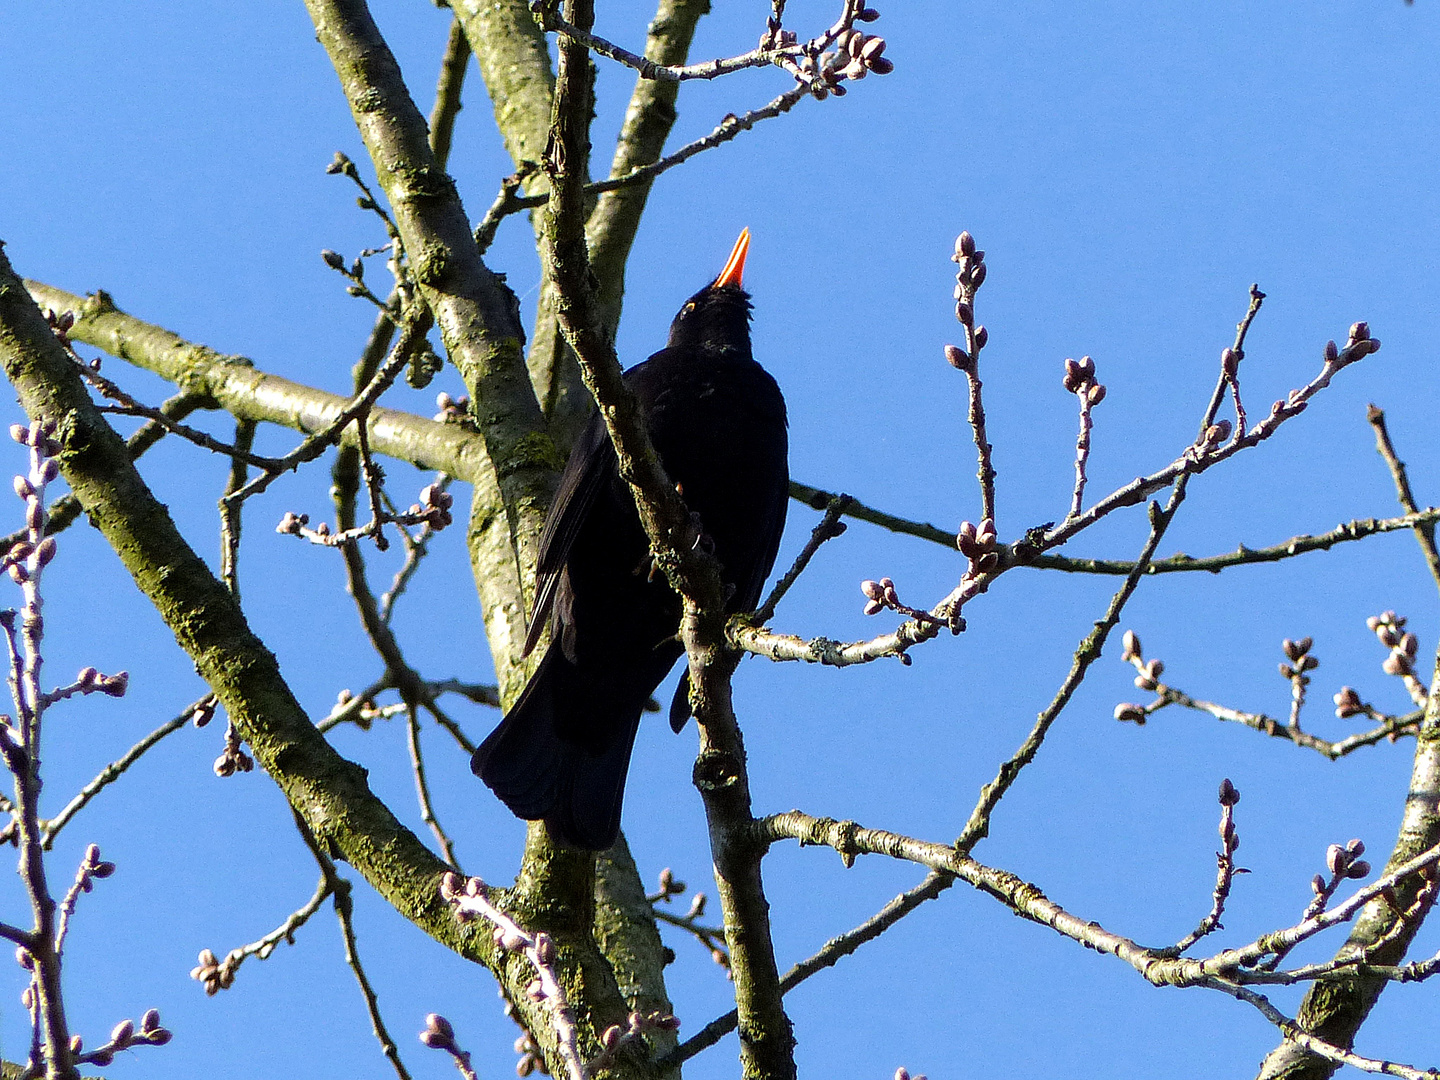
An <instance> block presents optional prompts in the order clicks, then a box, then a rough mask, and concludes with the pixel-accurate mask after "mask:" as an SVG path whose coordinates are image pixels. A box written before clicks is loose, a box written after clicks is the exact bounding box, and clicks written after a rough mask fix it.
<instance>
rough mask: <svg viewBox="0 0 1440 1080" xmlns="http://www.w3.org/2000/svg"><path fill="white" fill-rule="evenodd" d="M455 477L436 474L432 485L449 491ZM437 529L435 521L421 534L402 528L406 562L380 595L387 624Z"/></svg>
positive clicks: (439, 489)
mask: <svg viewBox="0 0 1440 1080" xmlns="http://www.w3.org/2000/svg"><path fill="white" fill-rule="evenodd" d="M453 479H454V478H453V477H450V476H446V475H445V474H444V473H438V474H436V477H435V479H434V481H433V482H432V484H431V486H432V487H434V488H435V490H436V491H448V490H449V488H450V484H451V483H452V482H453ZM435 532H436V529H435V526H434V524H433V523H431V522H429V521H427V522H425V524H424V525H423V526H422V527H421V529H420V535H418V536H414V537H412V536H411V535H410V534H409V533H408V532H406V531H405V530H404V529H401V530H400V535H401V537H402V542H403V543H404V545H405V562H404V563H403V564H402V565H401V567H400V569H399V570H397V571H396V572H395V577H394V579H393V580H392V581H391V582H390V588H389V589H387V590H386V591H385V592H384V593H383V594H382V595H381V597H380V621H381V622H383V623H385V624H386V625H387V626H388V625H389V624H390V615H391V612H393V611H394V609H395V601H397V600H399V599H400V597H401V596H402V595H404V593H405V590H406V589H407V588H408V587H409V586H410V581H411V579H412V578H414V576H415V574H416V572H417V571H418V570H419V569H420V563H421V562H422V561H423V560H424V558H425V556H426V555H427V554H429V552H430V539H431V537H433V536H434V535H435Z"/></svg>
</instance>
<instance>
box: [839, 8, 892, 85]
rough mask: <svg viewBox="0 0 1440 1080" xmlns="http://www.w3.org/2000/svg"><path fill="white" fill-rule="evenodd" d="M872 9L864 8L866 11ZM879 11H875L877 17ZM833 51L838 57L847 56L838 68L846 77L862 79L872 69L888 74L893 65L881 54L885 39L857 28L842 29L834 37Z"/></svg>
mask: <svg viewBox="0 0 1440 1080" xmlns="http://www.w3.org/2000/svg"><path fill="white" fill-rule="evenodd" d="M870 10H872V9H865V11H866V12H867V13H868V12H869V11H870ZM878 15H879V12H875V16H876V17H878ZM835 52H836V55H837V56H838V57H840V58H842V59H843V58H844V57H846V56H848V57H849V58H850V59H849V62H848V63H846V65H845V66H844V67H843V68H841V69H840V75H841V76H842V77H844V78H846V79H863V78H864V77H865V76H866V75H868V74H870V73H871V72H872V71H873V72H874V73H875V74H876V75H889V74H890V72H892V71H894V70H895V65H894V64H893V63H892V62H891V61H889V60H887V59H885V57H884V56H883V55H881V54H883V53H884V52H885V39H884V38H882V37H879V36H877V35H875V34H865V33H861V32H860V31H859V30H854V29H851V30H842V31H841V32H840V36H839V37H837V38H836V39H835Z"/></svg>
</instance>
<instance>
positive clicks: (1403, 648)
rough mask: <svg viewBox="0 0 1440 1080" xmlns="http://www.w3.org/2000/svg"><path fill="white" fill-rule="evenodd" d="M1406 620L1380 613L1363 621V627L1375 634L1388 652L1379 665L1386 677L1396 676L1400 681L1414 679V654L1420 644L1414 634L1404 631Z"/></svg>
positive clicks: (1398, 616) (1388, 613)
mask: <svg viewBox="0 0 1440 1080" xmlns="http://www.w3.org/2000/svg"><path fill="white" fill-rule="evenodd" d="M1406 621H1407V620H1406V619H1405V618H1404V617H1403V616H1400V615H1396V614H1395V612H1393V611H1386V612H1382V613H1381V614H1379V615H1371V616H1370V617H1369V618H1368V619H1366V620H1365V625H1366V626H1368V627H1369V628H1370V629H1371V630H1373V631H1374V632H1375V636H1376V637H1378V638H1379V639H1380V644H1381V645H1384V646H1385V647H1386V648H1388V649H1389V650H1390V655H1389V656H1387V657H1386V658H1385V660H1384V662H1383V663H1382V664H1381V665H1380V667H1381V669H1382V670H1383V671H1384V672H1385V674H1386V675H1396V676H1399V677H1400V678H1402V679H1413V678H1414V677H1415V654H1416V652H1417V651H1418V650H1419V647H1420V642H1419V639H1417V638H1416V637H1415V635H1414V634H1412V633H1410V632H1409V631H1407V630H1406V629H1405V623H1406Z"/></svg>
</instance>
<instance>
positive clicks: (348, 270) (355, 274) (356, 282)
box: [320, 248, 370, 296]
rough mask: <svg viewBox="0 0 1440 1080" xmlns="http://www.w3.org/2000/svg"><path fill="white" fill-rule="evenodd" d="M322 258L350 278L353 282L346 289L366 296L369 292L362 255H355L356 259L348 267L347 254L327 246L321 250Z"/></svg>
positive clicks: (335, 269) (329, 265)
mask: <svg viewBox="0 0 1440 1080" xmlns="http://www.w3.org/2000/svg"><path fill="white" fill-rule="evenodd" d="M320 258H322V259H324V260H325V265H326V266H328V267H330V269H331V270H334V271H335V272H336V273H339V274H343V275H344V276H345V277H347V278H349V279H350V282H351V284H350V285H349V286H348V287H347V288H346V289H345V291H346V292H347V293H349V294H350V295H351V296H364V295H366V294H367V293H369V291H370V290H369V288H368V287H367V286H366V285H365V260H364V258H362V257H361V256H359V255H357V256H355V261H354V262H352V263H351V264H350V265H349V266H348V267H347V266H346V265H345V256H344V255H341V254H340V253H339V252H338V251H331V250H330V249H329V248H326V249H325V250H324V251H322V252H320Z"/></svg>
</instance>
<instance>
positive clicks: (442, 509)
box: [409, 484, 455, 532]
mask: <svg viewBox="0 0 1440 1080" xmlns="http://www.w3.org/2000/svg"><path fill="white" fill-rule="evenodd" d="M454 505H455V497H454V496H453V495H451V494H450V493H449V492H448V491H446V490H445V489H444V488H443V487H442V486H441V485H439V484H426V485H425V486H424V487H423V488H421V489H420V501H419V502H417V503H413V504H411V506H410V512H409V517H411V518H412V519H414V520H416V521H417V522H418V521H424V522H425V524H427V525H429V526H430V528H432V529H434V530H435V531H436V532H439V531H440V530H441V529H443V528H445V526H447V525H453V524H454V523H455V518H454V517H453V516H452V515H451V513H450V508H451V507H452V506H454Z"/></svg>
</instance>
